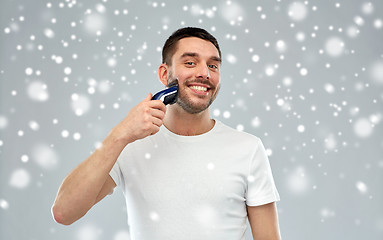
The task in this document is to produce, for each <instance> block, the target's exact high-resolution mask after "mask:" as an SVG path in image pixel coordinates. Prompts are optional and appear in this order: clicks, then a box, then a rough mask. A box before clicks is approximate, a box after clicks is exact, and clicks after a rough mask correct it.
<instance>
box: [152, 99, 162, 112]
mask: <svg viewBox="0 0 383 240" xmlns="http://www.w3.org/2000/svg"><path fill="white" fill-rule="evenodd" d="M149 106H150V107H151V108H155V109H158V110H161V111H163V112H164V113H165V112H166V106H165V104H164V103H163V102H162V101H161V100H153V101H151V102H150V103H149Z"/></svg>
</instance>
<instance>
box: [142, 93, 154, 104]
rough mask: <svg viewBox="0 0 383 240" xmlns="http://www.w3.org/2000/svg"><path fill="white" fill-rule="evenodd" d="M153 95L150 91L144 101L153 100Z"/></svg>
mask: <svg viewBox="0 0 383 240" xmlns="http://www.w3.org/2000/svg"><path fill="white" fill-rule="evenodd" d="M152 97H153V95H152V94H151V93H149V94H148V95H147V96H146V98H145V99H144V102H147V101H150V100H152Z"/></svg>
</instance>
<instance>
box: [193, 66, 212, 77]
mask: <svg viewBox="0 0 383 240" xmlns="http://www.w3.org/2000/svg"><path fill="white" fill-rule="evenodd" d="M196 77H197V78H203V79H210V69H209V67H208V66H205V65H200V66H199V68H198V71H197V76H196Z"/></svg>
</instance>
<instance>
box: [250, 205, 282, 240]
mask: <svg viewBox="0 0 383 240" xmlns="http://www.w3.org/2000/svg"><path fill="white" fill-rule="evenodd" d="M247 215H248V218H249V223H250V226H251V232H252V233H253V239H254V240H280V239H281V235H280V232H279V225H278V215H277V208H276V204H275V202H273V203H269V204H265V205H261V206H256V207H251V206H247Z"/></svg>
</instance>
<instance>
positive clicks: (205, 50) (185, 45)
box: [173, 37, 219, 58]
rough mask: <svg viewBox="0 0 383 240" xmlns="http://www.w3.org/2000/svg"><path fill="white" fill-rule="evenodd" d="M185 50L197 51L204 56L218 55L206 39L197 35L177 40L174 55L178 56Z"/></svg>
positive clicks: (216, 50)
mask: <svg viewBox="0 0 383 240" xmlns="http://www.w3.org/2000/svg"><path fill="white" fill-rule="evenodd" d="M185 52H191V53H198V54H199V55H201V56H206V57H209V58H210V57H219V52H218V49H217V48H216V47H215V46H214V44H213V43H211V42H210V41H208V40H204V39H201V38H197V37H187V38H182V39H180V40H179V41H178V42H177V47H176V51H175V53H174V56H178V57H179V56H180V55H182V54H184V53H185ZM174 56H173V57H174Z"/></svg>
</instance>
